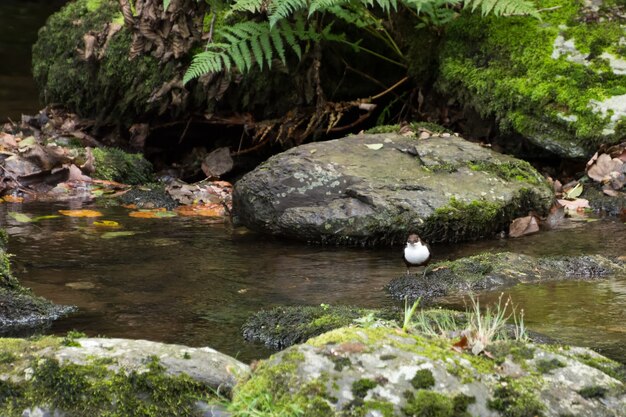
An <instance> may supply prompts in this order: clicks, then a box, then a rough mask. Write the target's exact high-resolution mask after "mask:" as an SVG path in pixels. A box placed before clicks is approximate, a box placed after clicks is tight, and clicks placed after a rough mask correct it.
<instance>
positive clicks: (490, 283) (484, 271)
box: [386, 252, 626, 301]
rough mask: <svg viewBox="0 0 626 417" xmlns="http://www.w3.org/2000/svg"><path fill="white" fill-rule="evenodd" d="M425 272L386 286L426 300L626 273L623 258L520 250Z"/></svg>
mask: <svg viewBox="0 0 626 417" xmlns="http://www.w3.org/2000/svg"><path fill="white" fill-rule="evenodd" d="M428 269H429V271H428V272H427V274H426V276H425V277H424V278H422V276H421V274H420V275H419V278H418V277H416V276H415V275H404V276H401V277H399V278H396V279H394V280H392V281H391V282H390V283H389V284H388V285H387V286H386V289H387V291H388V292H389V294H390V295H391V296H392V297H393V298H395V299H397V300H404V299H405V298H408V299H409V300H416V299H417V298H420V297H421V298H422V300H424V301H428V300H432V299H433V298H439V297H443V296H446V295H452V294H459V293H473V292H477V291H487V290H493V289H496V288H505V287H510V286H513V285H516V284H523V283H541V282H547V281H558V280H573V279H574V280H589V279H600V278H605V279H606V278H609V277H624V276H626V265H625V264H624V262H623V261H620V260H613V259H609V258H607V257H605V256H602V255H580V256H550V257H539V258H538V257H534V256H529V255H523V254H519V253H511V252H501V253H483V254H480V255H475V256H469V257H466V258H461V259H457V260H454V261H442V262H438V263H436V264H433V265H430V266H429V267H428Z"/></svg>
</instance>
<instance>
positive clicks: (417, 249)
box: [403, 233, 430, 278]
mask: <svg viewBox="0 0 626 417" xmlns="http://www.w3.org/2000/svg"><path fill="white" fill-rule="evenodd" d="M403 257H404V263H405V264H406V274H407V275H409V274H411V267H412V266H423V267H424V275H422V278H423V277H425V276H426V268H425V267H426V265H428V262H429V261H430V246H428V244H427V243H426V242H423V241H422V239H420V237H419V236H418V235H416V234H415V233H412V234H410V235H409V237H408V238H407V239H406V247H405V248H404V254H403Z"/></svg>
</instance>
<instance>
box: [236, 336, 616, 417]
mask: <svg viewBox="0 0 626 417" xmlns="http://www.w3.org/2000/svg"><path fill="white" fill-rule="evenodd" d="M452 343H453V342H451V341H449V340H446V339H437V338H435V339H428V338H425V337H422V336H419V335H411V334H407V333H404V332H401V331H399V330H398V329H393V328H384V327H380V328H369V329H359V328H342V329H338V330H334V331H332V332H329V333H326V334H324V335H322V336H319V337H317V338H314V339H311V340H310V341H309V342H307V343H306V344H303V345H298V346H294V347H291V348H289V349H287V350H285V351H282V352H280V353H277V354H275V355H274V356H272V357H270V358H269V359H268V360H266V361H262V362H261V363H260V365H258V366H257V367H256V369H255V371H254V373H253V374H252V377H251V378H250V380H249V381H247V382H245V383H243V384H240V385H238V386H237V387H236V389H235V393H234V397H233V404H232V406H233V409H234V410H238V411H241V410H245V411H246V412H247V415H253V414H257V413H258V415H290V416H307V417H317V416H319V417H330V416H346V415H349V416H385V417H391V416H407V417H409V416H433V417H434V416H436V417H459V416H463V417H469V416H477V417H478V416H480V417H496V416H520V417H521V416H555V417H556V416H565V415H577V416H603V417H604V416H606V417H609V416H611V417H617V416H621V415H624V413H626V386H625V382H626V376H625V374H624V369H623V366H621V365H620V364H618V363H616V362H613V361H611V360H609V359H606V358H604V357H602V356H601V355H599V354H597V353H595V352H593V351H591V350H589V349H584V348H576V347H553V346H544V345H536V344H531V343H523V342H516V341H502V342H496V343H494V344H493V345H491V348H490V350H491V352H492V354H491V356H492V357H493V358H490V357H487V356H483V355H481V356H475V355H473V354H471V353H466V351H463V352H458V351H455V350H454V349H452ZM260 399H262V400H260Z"/></svg>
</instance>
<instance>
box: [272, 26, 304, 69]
mask: <svg viewBox="0 0 626 417" xmlns="http://www.w3.org/2000/svg"><path fill="white" fill-rule="evenodd" d="M269 34H270V37H271V38H272V44H273V45H274V49H275V50H276V53H277V54H278V57H279V58H280V61H281V62H282V63H283V65H286V64H287V59H286V58H285V45H284V44H283V38H282V36H281V34H280V33H279V32H278V30H277V29H276V28H274V29H272V30H270V32H269ZM298 56H300V55H298Z"/></svg>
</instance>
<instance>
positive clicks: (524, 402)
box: [487, 376, 545, 417]
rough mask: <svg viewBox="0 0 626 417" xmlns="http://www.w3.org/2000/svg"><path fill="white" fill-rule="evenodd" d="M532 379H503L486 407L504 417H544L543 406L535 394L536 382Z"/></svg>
mask: <svg viewBox="0 0 626 417" xmlns="http://www.w3.org/2000/svg"><path fill="white" fill-rule="evenodd" d="M534 378H535V377H534V376H528V377H524V378H519V379H510V378H505V379H504V380H503V381H502V383H501V385H500V386H499V387H498V388H496V389H495V390H494V394H493V398H492V399H490V400H489V401H488V402H487V405H488V407H489V408H491V409H492V410H496V411H499V412H500V413H502V415H503V416H504V417H541V416H544V415H545V413H544V410H545V406H544V404H543V402H542V401H541V400H540V399H539V398H537V396H536V394H535V392H536V386H537V381H535V380H534Z"/></svg>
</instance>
